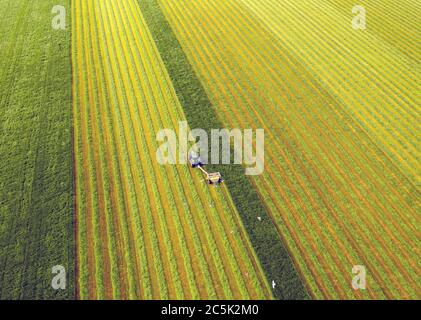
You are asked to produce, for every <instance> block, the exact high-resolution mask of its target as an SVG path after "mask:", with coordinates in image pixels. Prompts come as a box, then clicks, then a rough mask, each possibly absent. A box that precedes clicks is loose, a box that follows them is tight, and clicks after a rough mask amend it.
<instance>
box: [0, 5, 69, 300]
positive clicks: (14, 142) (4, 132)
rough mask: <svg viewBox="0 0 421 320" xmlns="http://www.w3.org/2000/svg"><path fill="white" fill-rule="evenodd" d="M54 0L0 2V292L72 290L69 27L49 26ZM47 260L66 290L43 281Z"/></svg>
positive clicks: (43, 295) (10, 295) (27, 294)
mask: <svg viewBox="0 0 421 320" xmlns="http://www.w3.org/2000/svg"><path fill="white" fill-rule="evenodd" d="M57 4H62V5H67V6H68V5H69V4H70V1H62V0H58V1H52V0H46V1H27V0H2V1H0V16H1V17H2V19H1V21H0V157H1V162H0V298H1V299H54V298H57V299H64V298H66V299H70V298H73V297H74V268H75V256H74V251H75V249H74V246H75V242H74V225H73V206H74V203H73V197H72V190H73V187H72V186H73V173H72V172H73V164H72V118H71V114H72V113H71V112H72V104H71V83H72V82H71V56H70V34H69V33H68V32H62V31H55V30H53V31H52V28H51V8H52V7H53V6H54V5H57ZM68 18H70V16H69V17H68ZM55 265H62V266H63V267H65V268H66V270H67V272H68V281H67V282H68V286H67V289H66V290H61V291H56V290H53V289H52V287H51V279H52V267H53V266H55Z"/></svg>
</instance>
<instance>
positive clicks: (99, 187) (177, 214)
mask: <svg viewBox="0 0 421 320" xmlns="http://www.w3.org/2000/svg"><path fill="white" fill-rule="evenodd" d="M73 12H74V14H75V17H77V18H75V20H74V21H75V23H74V24H73V32H74V34H73V39H74V40H73V41H74V43H75V44H76V46H74V49H73V62H74V66H75V67H74V70H75V71H74V75H75V77H76V78H77V79H78V82H75V86H74V94H75V101H76V104H75V108H74V112H75V127H77V129H76V131H75V139H76V141H77V142H78V143H77V144H76V145H75V154H76V156H77V167H76V168H77V169H76V171H77V173H78V174H77V177H78V178H77V181H76V184H77V190H78V195H77V199H76V202H77V208H78V226H79V229H78V231H79V232H78V235H79V237H78V239H79V241H78V252H79V257H80V259H79V263H78V266H79V271H80V272H79V275H80V276H79V279H78V285H79V292H80V297H81V298H82V299H95V298H103V297H107V298H108V297H109V298H131V299H138V298H143V299H151V298H156V299H165V298H173V299H182V298H187V299H198V298H239V299H243V298H244V299H246V298H247V299H248V298H256V299H260V298H270V297H271V294H270V291H269V289H268V283H267V281H266V280H265V279H264V277H263V276H262V271H261V269H260V266H259V264H258V263H257V261H256V258H255V254H254V252H253V250H252V249H251V248H250V246H249V243H248V241H247V237H246V236H245V233H244V231H243V227H242V225H241V224H239V223H238V221H237V220H236V215H238V213H237V212H236V211H235V208H233V207H232V206H230V199H229V198H228V197H227V195H226V194H224V193H223V192H222V190H219V189H218V190H212V189H209V188H208V187H207V186H206V185H205V184H204V183H203V181H202V176H201V175H200V174H198V173H197V172H195V171H191V170H190V169H189V168H188V166H187V165H185V166H160V165H158V163H157V161H156V159H155V154H156V150H157V148H158V143H157V142H156V139H155V137H156V133H157V132H158V130H160V129H163V128H170V129H171V128H173V129H174V130H176V129H177V127H178V121H180V120H183V119H185V116H184V114H183V111H182V108H181V106H180V104H179V102H178V100H177V97H176V95H175V93H174V89H173V88H172V85H171V81H170V80H169V77H168V75H167V72H166V69H165V67H164V65H163V63H162V61H161V59H160V56H159V53H158V51H157V49H156V47H155V44H154V42H153V39H152V37H151V35H150V32H149V30H148V27H147V25H146V23H145V21H144V18H143V16H142V13H141V12H140V10H139V8H138V6H137V3H136V2H135V1H125V2H115V1H95V0H90V1H83V2H82V1H76V2H74V7H73ZM87 195H89V199H88V198H87ZM116 216H117V217H116ZM108 270H109V271H110V272H111V274H107V272H108Z"/></svg>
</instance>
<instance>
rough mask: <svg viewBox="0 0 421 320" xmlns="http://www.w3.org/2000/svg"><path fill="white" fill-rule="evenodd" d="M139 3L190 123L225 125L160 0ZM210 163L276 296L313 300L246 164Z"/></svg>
mask: <svg viewBox="0 0 421 320" xmlns="http://www.w3.org/2000/svg"><path fill="white" fill-rule="evenodd" d="M139 5H140V8H141V10H142V13H143V15H144V17H145V19H146V20H147V23H148V26H149V28H150V30H151V32H152V34H153V36H154V40H155V42H156V44H157V46H158V49H159V51H160V54H161V57H162V59H163V61H164V63H165V65H166V68H167V70H168V72H169V75H170V77H171V80H172V82H173V85H174V88H175V90H176V92H177V96H178V98H179V100H180V102H181V105H182V106H183V108H184V112H185V114H186V118H187V120H188V122H189V126H190V128H202V129H204V130H206V131H207V132H208V134H209V133H210V130H211V129H217V128H222V125H221V122H220V120H219V119H218V115H217V113H216V111H215V110H214V108H213V106H212V105H211V103H210V101H209V98H208V97H207V95H206V92H205V90H204V89H203V87H202V85H201V83H200V81H199V79H198V78H197V76H196V75H195V73H194V71H193V69H192V67H191V65H190V64H189V61H188V59H187V57H186V55H185V54H184V52H183V49H182V48H181V46H180V44H179V42H178V40H177V38H176V36H175V35H174V33H173V32H172V30H171V27H170V26H169V24H168V22H167V21H166V18H165V16H164V15H163V13H162V11H161V9H160V6H159V4H158V2H157V1H156V0H139ZM227 129H229V128H227ZM231 154H233V152H232V153H231ZM208 168H209V170H210V171H220V172H221V173H222V175H223V176H224V178H225V183H226V185H227V187H228V190H229V192H230V194H231V197H232V199H233V201H234V203H235V205H236V207H237V210H238V212H239V214H240V216H241V219H242V221H243V223H244V226H245V228H246V230H247V232H248V235H249V237H250V240H251V243H252V245H253V248H254V250H255V252H256V254H257V257H258V258H259V260H260V263H261V265H262V267H263V269H264V271H265V274H266V277H267V279H268V281H269V283H272V280H273V281H275V282H276V284H277V286H276V288H275V290H274V292H273V293H274V296H275V297H276V298H278V299H307V298H308V293H307V291H306V289H305V287H304V285H303V282H302V280H301V279H300V277H299V275H298V273H297V271H296V269H295V267H294V265H293V263H292V260H291V258H290V256H289V254H288V251H287V250H286V248H285V246H284V244H283V242H282V241H281V239H280V238H279V236H278V234H277V231H276V228H275V226H274V225H273V223H272V221H271V220H270V218H269V214H268V213H267V211H266V209H265V207H264V205H263V204H262V202H261V200H260V198H259V196H258V194H257V192H256V191H255V189H254V188H253V186H252V184H251V182H250V181H249V179H248V178H247V176H246V175H245V174H244V168H243V167H242V166H240V165H220V166H216V165H214V166H208ZM256 216H261V217H262V218H263V219H262V221H261V222H259V221H258V220H257V219H256Z"/></svg>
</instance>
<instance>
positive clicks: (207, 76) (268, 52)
mask: <svg viewBox="0 0 421 320" xmlns="http://www.w3.org/2000/svg"><path fill="white" fill-rule="evenodd" d="M160 3H161V5H162V7H163V8H164V12H165V14H166V16H167V17H168V20H169V21H170V24H171V26H172V27H173V29H174V30H175V33H176V35H177V37H178V39H179V41H180V43H181V45H182V46H183V48H184V50H185V52H186V54H187V56H188V57H189V60H190V62H191V63H192V65H193V67H194V69H195V70H196V72H197V74H198V75H199V78H200V79H201V81H202V83H203V85H204V87H205V89H206V90H207V92H208V95H209V96H210V97H211V101H212V102H213V103H214V104H215V105H216V106H218V107H217V109H218V110H219V111H218V112H219V113H220V114H221V115H224V116H223V117H222V118H223V120H222V121H225V122H226V123H227V125H228V126H233V127H235V126H240V127H249V126H250V127H254V128H256V127H257V128H258V127H262V128H265V129H266V134H267V135H269V139H270V144H271V148H267V149H266V157H267V158H266V159H267V160H266V173H265V175H263V176H262V177H259V178H257V179H254V180H253V183H254V184H255V185H256V187H257V188H258V189H259V190H260V193H261V195H262V197H263V198H264V199H265V200H266V204H267V207H268V208H269V210H270V212H271V214H272V217H273V218H274V219H275V221H276V222H277V225H278V227H279V232H280V233H281V234H283V235H284V236H285V238H286V241H287V243H288V244H289V248H290V250H291V251H292V252H293V253H294V257H295V258H296V263H297V264H298V265H299V267H300V270H301V271H302V272H303V274H304V276H305V277H306V280H307V283H308V285H309V287H310V288H311V291H312V293H313V295H314V296H315V297H327V298H359V297H365V298H382V297H405V298H410V297H415V296H416V287H415V286H414V283H415V282H414V281H415V271H414V270H415V268H416V253H415V252H414V251H413V248H416V247H417V243H418V240H417V239H416V232H415V228H416V227H415V226H416V225H417V223H418V224H419V219H417V216H416V211H415V208H414V204H415V203H416V195H415V194H413V193H411V191H412V192H413V190H414V188H413V185H412V183H411V182H410V181H409V180H408V179H407V178H406V177H405V175H404V174H402V172H401V171H400V170H397V169H396V166H395V165H394V164H393V163H391V161H390V159H389V158H388V157H387V156H386V155H385V154H384V153H383V151H382V148H378V147H377V146H375V145H374V144H373V142H372V140H371V139H370V138H369V137H367V135H366V132H365V131H363V130H362V128H361V127H360V126H358V125H356V124H355V122H354V119H353V118H352V117H350V116H349V115H348V113H346V112H344V111H343V107H342V106H341V104H340V101H339V102H338V101H337V100H336V99H334V97H336V96H333V95H331V94H330V92H328V91H326V90H325V89H324V87H323V86H320V84H319V83H318V82H317V81H315V79H314V76H313V75H312V74H309V73H308V72H307V71H306V69H303V68H302V67H301V61H297V60H296V59H295V58H294V57H293V56H292V55H290V54H289V53H288V52H289V51H288V50H287V49H288V48H285V47H284V44H283V42H281V41H279V40H278V39H277V37H276V36H275V35H273V34H272V33H271V32H270V31H268V28H266V26H265V23H268V22H267V21H265V22H262V21H261V20H260V19H256V16H255V14H256V13H255V12H254V10H256V11H257V12H259V10H263V9H264V10H265V11H266V10H267V7H269V6H266V5H265V6H263V5H259V4H256V3H253V4H252V3H251V2H247V4H246V5H245V4H244V1H234V2H225V1H216V2H212V3H209V2H205V1H196V2H194V3H192V2H187V1H178V2H177V3H174V2H169V1H160ZM272 5H273V6H274V4H272ZM252 9H253V10H252ZM269 11H270V10H269ZM303 12H305V11H301V13H303ZM308 12H310V11H308ZM278 14H280V13H278ZM282 14H283V15H287V14H289V12H287V13H282ZM262 19H263V18H262ZM271 19H272V18H271ZM273 19H274V18H273ZM307 20H308V19H297V20H296V21H307ZM268 21H272V20H269V19H268ZM273 24H274V26H275V27H277V25H276V24H275V22H273ZM274 26H271V27H272V28H274ZM308 37H311V34H310V35H308ZM397 187H398V188H401V190H402V191H403V192H400V191H398V190H397V189H396V188H397ZM267 190H273V192H270V191H267ZM384 190H388V191H387V192H384ZM355 219H358V220H359V221H363V223H355V222H354V221H355ZM380 230H381V231H380ZM386 238H387V239H389V240H385V239H386ZM390 243H395V244H396V246H395V247H391V246H390V245H389V244H390ZM397 257H400V258H397ZM359 263H363V264H365V265H366V266H367V269H368V270H371V275H372V278H371V279H370V281H372V290H368V291H366V292H365V293H359V292H355V291H354V290H352V288H351V286H350V282H349V281H350V280H349V279H350V277H351V275H349V274H350V270H351V269H352V266H353V265H355V264H359ZM396 270H399V272H396Z"/></svg>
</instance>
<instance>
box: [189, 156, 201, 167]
mask: <svg viewBox="0 0 421 320" xmlns="http://www.w3.org/2000/svg"><path fill="white" fill-rule="evenodd" d="M189 162H190V165H191V167H192V168H196V167H201V166H203V163H202V159H201V158H200V157H199V156H198V155H197V154H195V153H190V154H189Z"/></svg>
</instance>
